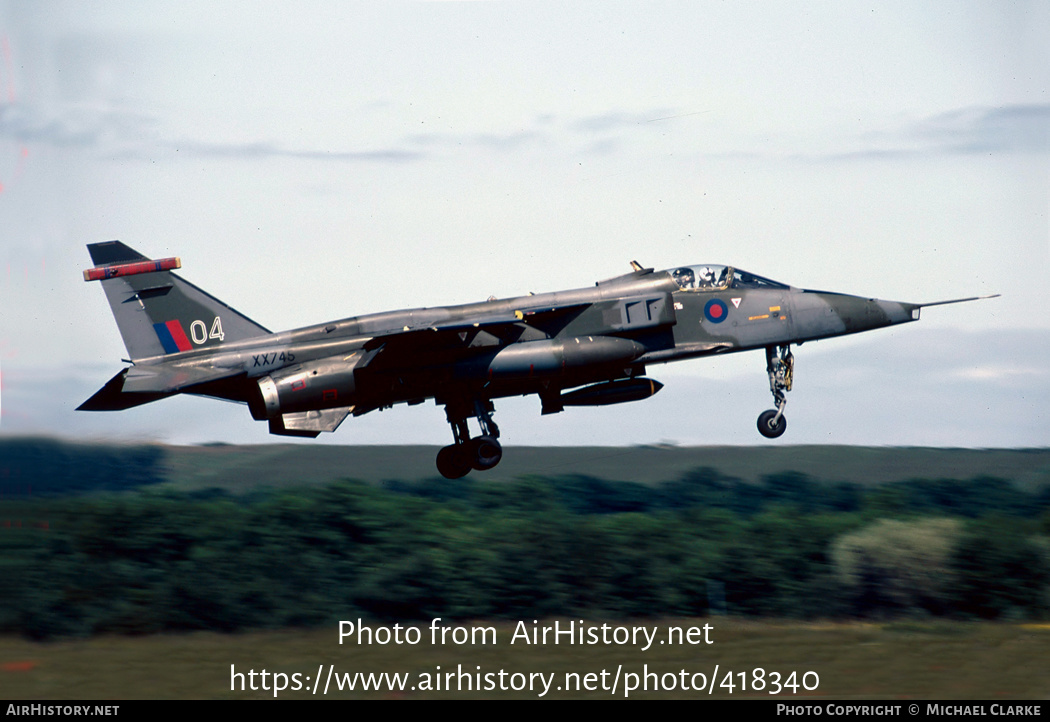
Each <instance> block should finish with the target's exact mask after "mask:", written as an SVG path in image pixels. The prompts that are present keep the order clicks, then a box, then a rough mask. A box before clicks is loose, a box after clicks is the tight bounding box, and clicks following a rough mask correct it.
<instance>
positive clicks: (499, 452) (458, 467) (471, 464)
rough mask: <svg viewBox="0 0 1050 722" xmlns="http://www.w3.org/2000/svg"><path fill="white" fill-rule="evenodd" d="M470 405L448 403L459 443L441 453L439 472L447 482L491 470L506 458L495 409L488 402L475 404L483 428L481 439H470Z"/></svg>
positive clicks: (453, 433) (451, 423)
mask: <svg viewBox="0 0 1050 722" xmlns="http://www.w3.org/2000/svg"><path fill="white" fill-rule="evenodd" d="M468 408H469V407H468V405H467V404H460V403H452V402H450V403H447V404H446V405H445V414H446V416H447V417H448V423H449V425H450V426H451V427H452V437H453V439H455V443H453V444H450V445H448V446H445V447H443V448H442V449H441V451H439V452H438V455H437V469H438V472H439V473H440V474H441V475H442V476H443V477H445V478H446V479H461V478H463V477H464V476H466V475H467V474H468V473H470V471H471V469H474V470H476V471H487V470H488V469H491V468H493V467H494V466H496V464H498V463H499V462H500V460H501V459H502V458H503V447H502V446H501V445H500V443H499V427H498V426H496V422H495V421H493V420H492V412H493V411H495V410H496V409H495V407H494V406H493V405H492V402H491V401H489V400H488V399H484V400H476V401H475V402H474V409H473V411H474V417H475V418H477V420H478V425H479V426H480V427H481V436H476V437H474V438H471V437H470V428H469V427H468V426H467V414H468Z"/></svg>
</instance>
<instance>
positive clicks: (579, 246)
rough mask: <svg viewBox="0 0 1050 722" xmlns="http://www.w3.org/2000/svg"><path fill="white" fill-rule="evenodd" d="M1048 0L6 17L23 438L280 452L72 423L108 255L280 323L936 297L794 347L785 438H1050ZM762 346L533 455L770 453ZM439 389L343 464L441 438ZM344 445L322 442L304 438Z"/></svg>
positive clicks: (12, 421) (596, 415) (12, 263)
mask: <svg viewBox="0 0 1050 722" xmlns="http://www.w3.org/2000/svg"><path fill="white" fill-rule="evenodd" d="M1048 80H1050V6H1048V5H1047V3H1045V2H1017V3H1007V2H1000V1H998V0H997V1H995V2H941V3H914V2H902V3H893V2H889V3H874V4H860V3H852V2H840V1H838V0H836V1H834V2H826V3H825V2H805V3H799V2H784V3H779V2H757V3H721V2H718V3H716V2H702V1H699V2H697V1H693V2H681V3H672V2H646V3H615V2H588V3H565V2H551V3H543V2H534V1H530V2H520V3H517V2H507V3H503V2H427V3H378V2H367V3H348V2H338V3H305V2H288V1H287V0H286V1H285V2H280V3H262V2H246V3H222V2H211V1H209V2H201V3H194V2H179V3H151V2H127V3H122V2H113V1H112V0H109V1H107V2H106V3H97V4H84V3H77V2H70V3H55V2H32V3H25V2H6V1H3V0H0V304H2V306H0V308H2V316H0V369H2V390H0V404H2V411H0V413H2V416H0V434H5V435H14V434H25V433H48V434H55V435H60V436H70V437H77V438H100V439H129V440H144V439H151V440H159V441H168V442H175V443H195V442H203V441H228V442H236V443H266V442H269V441H271V440H280V439H278V438H277V437H270V436H269V435H268V434H267V433H266V425H265V424H264V423H260V422H254V421H252V420H251V418H250V416H249V414H248V412H247V410H246V409H245V408H244V407H240V406H237V405H232V404H224V403H221V402H216V401H211V400H207V399H199V398H184V399H182V398H180V399H174V400H168V401H165V402H161V403H157V404H151V405H148V406H145V407H141V408H139V409H134V410H129V411H125V412H119V413H116V412H114V413H94V414H88V413H84V412H75V411H74V410H73V409H74V408H75V407H76V406H77V405H79V404H80V403H81V402H82V401H83V400H84V399H85V398H87V397H88V396H90V395H91V394H92V393H93V392H94V391H95V390H96V389H97V388H98V387H100V386H101V385H102V384H103V383H105V381H107V380H108V379H109V378H110V377H111V376H112V375H113V374H114V373H116V372H117V370H118V369H119V368H121V363H120V358H121V357H122V356H124V355H125V353H126V351H125V349H124V346H123V344H122V342H121V340H120V336H119V334H118V333H117V329H116V326H115V324H114V323H113V319H112V316H111V314H110V311H109V308H108V304H107V303H106V301H105V298H104V295H103V293H102V291H101V289H100V288H99V286H98V284H94V283H92V284H88V283H84V281H83V280H82V276H81V271H82V270H83V269H84V268H86V267H89V266H90V265H91V264H90V260H89V258H88V255H87V251H86V249H85V248H84V246H85V244H87V243H91V242H97V241H103V240H110V239H120V240H122V241H124V242H125V243H127V244H128V245H130V246H132V247H133V248H136V249H138V250H139V251H141V252H142V253H144V254H146V255H148V256H152V257H164V256H172V255H178V256H181V258H182V260H183V269H182V271H181V272H180V273H181V274H182V275H183V276H184V277H185V278H187V279H189V280H190V281H192V282H194V283H196V284H197V285H199V286H202V287H203V288H204V289H206V290H208V291H209V292H211V293H213V294H214V295H216V296H218V297H219V298H221V299H223V300H224V301H226V302H227V303H229V304H230V305H232V306H234V307H235V308H237V309H238V310H240V311H242V312H243V313H245V314H247V315H248V316H250V317H252V318H253V319H255V320H257V321H258V322H260V323H261V324H263V325H265V326H267V327H269V328H271V329H273V330H283V329H287V328H293V327H298V326H303V325H307V324H312V323H318V322H322V321H325V320H329V319H333V318H343V317H347V316H352V315H359V314H363V313H369V312H375V311H382V310H389V309H395V308H406V307H413V306H423V305H430V306H433V305H444V304H455V303H467V302H472V301H477V300H482V299H484V298H487V297H489V296H490V295H496V296H498V297H507V296H515V295H522V294H525V293H527V292H529V291H537V292H539V291H550V290H558V289H565V288H577V287H583V286H589V285H591V284H593V283H594V281H596V280H599V279H602V278H606V277H609V276H613V275H617V274H619V273H623V272H626V271H627V270H629V268H628V263H629V261H631V260H632V259H637V260H638V261H639V262H641V263H643V264H644V265H647V266H655V267H656V268H667V267H671V266H675V265H679V264H686V263H700V262H710V263H726V264H731V265H736V266H738V267H742V268H746V269H748V270H750V271H753V272H755V273H759V274H761V275H765V276H768V277H771V278H775V279H777V280H780V281H783V282H786V283H790V284H792V285H794V286H798V287H804V288H819V289H824V290H836V291H843V292H850V293H857V294H862V295H868V296H875V297H880V298H890V299H895V300H908V301H933V300H938V299H944V298H955V297H960V296H970V295H976V294H986V293H1002V294H1003V297H1002V298H999V299H995V300H990V301H983V302H980V303H974V304H967V305H960V306H946V307H939V308H932V309H927V310H926V311H924V312H923V319H922V321H920V322H919V323H918V324H910V325H906V326H903V327H898V328H894V329H886V330H881V331H876V332H873V333H870V334H865V335H862V336H857V337H853V338H849V339H833V340H828V341H822V342H819V343H815V344H806V345H805V346H803V347H801V348H799V349H796V384H795V390H794V391H793V392H792V393H791V394H790V395H789V404H788V407H787V415H788V418H789V419H790V421H789V429H788V432H787V434H786V435H785V437H783V439H781V440H780V441H778V442H775V443H781V444H783V443H825V442H830V443H855V444H873V445H880V444H914V445H926V444H929V445H943V446H1045V445H1047V443H1048V441H1050V431H1048V430H1047V429H1048V428H1050V426H1048V424H1047V412H1046V409H1047V405H1048V404H1050V370H1048V368H1050V365H1048V363H1047V359H1048V358H1050V334H1048V331H1050V314H1048V313H1047V311H1046V309H1047V307H1048V306H1050V280H1048V279H1050V221H1048V212H1050V141H1048V135H1050V96H1048ZM763 366H764V359H763V358H762V355H761V353H750V354H740V355H737V356H733V357H726V358H720V359H712V360H706V361H705V360H695V361H689V362H684V363H679V364H672V365H668V366H664V367H652V368H650V371H649V375H650V376H653V377H654V378H657V379H660V380H661V381H664V382H665V383H666V387H665V388H664V390H663V391H662V392H661V393H660V394H659V395H657V396H656V397H654V398H653V399H650V400H647V401H643V402H638V403H634V404H625V405H620V406H613V407H605V408H599V409H570V410H568V411H566V412H565V413H563V414H560V415H556V416H547V417H542V418H541V417H540V415H539V402H538V401H537V400H536V399H535V398H530V399H513V400H507V401H501V402H499V403H498V406H497V420H498V421H499V422H500V424H501V427H502V429H503V441H504V442H505V443H506V444H508V445H514V444H541V443H567V444H638V443H656V442H665V441H666V442H674V443H681V444H706V443H712V444H751V443H765V442H763V440H762V439H761V437H759V436H758V433H757V431H756V430H755V427H754V419H755V417H757V415H758V413H759V412H760V411H762V410H763V409H765V408H768V407H769V406H770V401H771V400H770V397H769V392H768V387H767V382H766V378H765V374H764V368H763ZM450 440H451V435H450V433H449V430H448V428H447V426H446V425H445V422H444V414H443V411H442V410H441V409H440V408H438V407H435V406H434V405H433V404H432V403H429V404H426V405H424V406H417V407H412V408H407V407H403V406H402V407H396V408H395V409H392V410H388V411H384V412H382V413H374V414H369V415H366V416H363V417H360V418H357V419H350V420H348V421H346V422H345V423H344V425H343V426H342V427H341V428H340V429H339V431H337V432H336V433H335V434H334V435H323V437H322V439H319V441H324V442H327V443H342V444H353V443H433V444H445V443H448V442H449V441H450ZM309 443H318V442H309Z"/></svg>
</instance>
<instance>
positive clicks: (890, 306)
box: [869, 298, 918, 325]
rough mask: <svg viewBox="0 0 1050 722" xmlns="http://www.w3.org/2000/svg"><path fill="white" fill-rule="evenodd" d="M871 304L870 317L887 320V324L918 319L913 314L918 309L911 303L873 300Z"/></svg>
mask: <svg viewBox="0 0 1050 722" xmlns="http://www.w3.org/2000/svg"><path fill="white" fill-rule="evenodd" d="M869 303H871V304H872V308H871V309H870V310H869V317H873V318H885V321H886V323H887V324H891V325H892V324H895V323H907V322H908V321H914V320H916V319H917V318H918V316H917V315H915V314H913V313H912V311H913V310H915V311H916V313H917V309H916V307H915V306H913V305H912V304H910V303H900V302H898V301H882V300H879V299H877V298H873V299H871V301H870V302H869Z"/></svg>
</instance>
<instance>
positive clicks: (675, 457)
mask: <svg viewBox="0 0 1050 722" xmlns="http://www.w3.org/2000/svg"><path fill="white" fill-rule="evenodd" d="M165 449H166V452H167V454H166V459H167V461H166V466H167V468H168V469H169V479H170V483H171V484H173V485H174V486H176V487H178V488H180V489H184V490H192V489H205V488H209V487H215V488H222V489H226V490H228V491H231V492H239V491H247V490H250V489H254V488H258V487H259V486H288V485H298V484H302V483H327V482H330V481H333V480H336V479H345V478H353V479H360V480H362V481H370V482H381V481H384V480H390V479H398V480H402V481H414V480H418V479H427V478H434V477H437V476H438V474H437V472H436V470H435V469H434V455H435V454H436V453H437V449H436V448H434V447H429V446H322V445H317V446H308V445H299V444H267V445H260V446H207V447H200V446H175V447H165ZM704 466H709V467H713V468H715V469H718V470H719V471H721V472H722V473H723V474H725V475H727V476H732V477H736V478H739V479H743V480H745V481H760V480H761V478H762V476H764V475H766V474H772V473H776V472H781V471H798V472H802V473H804V474H807V475H809V476H810V477H812V478H814V479H819V480H822V481H845V482H854V483H861V484H872V483H885V482H894V481H907V480H910V479H919V478H924V479H972V478H974V477H977V476H994V477H999V478H1002V479H1009V480H1011V481H1014V482H1015V483H1017V484H1018V485H1019V486H1021V487H1022V488H1025V489H1026V490H1031V489H1034V488H1040V487H1043V486H1046V485H1048V484H1050V449H989V450H983V449H929V448H897V447H863V446H776V447H747V446H694V447H653V446H637V447H604V446H595V447H528V446H525V447H507V448H506V449H505V453H504V456H503V461H502V462H501V463H500V465H499V466H497V467H496V468H495V469H493V470H491V471H487V472H485V473H484V474H478V475H476V478H478V479H485V480H489V481H501V480H510V479H516V478H520V477H523V476H529V475H540V476H561V475H571V474H585V475H588V476H593V477H597V478H601V479H608V480H614V481H637V482H642V483H657V482H661V481H672V480H675V479H677V478H679V477H680V476H681V475H682V474H683V473H685V472H687V471H689V470H692V469H696V468H698V467H704Z"/></svg>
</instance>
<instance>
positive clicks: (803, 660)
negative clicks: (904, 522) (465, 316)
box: [0, 618, 1050, 700]
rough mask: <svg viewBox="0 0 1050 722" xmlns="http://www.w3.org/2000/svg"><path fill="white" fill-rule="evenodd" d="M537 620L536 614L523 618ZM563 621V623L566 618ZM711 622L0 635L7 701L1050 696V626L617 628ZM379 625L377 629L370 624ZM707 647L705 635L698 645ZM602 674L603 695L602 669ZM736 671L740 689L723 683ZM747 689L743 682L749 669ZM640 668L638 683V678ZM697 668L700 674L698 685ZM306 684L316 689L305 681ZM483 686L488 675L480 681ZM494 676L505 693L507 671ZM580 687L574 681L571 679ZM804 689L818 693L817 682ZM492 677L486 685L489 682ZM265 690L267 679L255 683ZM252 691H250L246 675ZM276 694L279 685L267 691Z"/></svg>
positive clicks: (728, 622) (716, 624) (0, 689)
mask: <svg viewBox="0 0 1050 722" xmlns="http://www.w3.org/2000/svg"><path fill="white" fill-rule="evenodd" d="M529 623H530V625H531V620H529ZM563 623H564V620H563ZM705 623H709V624H711V625H712V630H711V631H710V633H709V638H710V639H711V640H712V641H713V643H712V644H709V645H708V644H704V643H700V644H698V645H689V644H674V645H667V644H665V645H661V644H660V643H659V641H656V642H654V644H653V645H652V647H650V649H649V650H648V651H641V650H640V649H638V648H636V647H634V646H632V645H629V644H628V645H621V646H617V645H610V646H601V645H597V646H587V645H565V644H562V645H557V646H555V645H552V644H547V645H525V644H523V643H522V642H520V641H518V642H517V643H515V644H513V645H511V644H510V643H509V642H510V639H511V637H512V635H513V633H514V625H513V624H511V623H507V622H499V623H495V622H493V623H488V622H473V623H471V624H473V625H475V626H495V627H497V640H498V641H497V643H496V644H495V645H492V644H487V645H463V646H456V645H453V644H451V643H450V644H447V645H444V646H442V645H437V646H432V645H430V644H429V641H430V637H429V629H428V628H426V627H424V628H422V629H421V633H422V640H423V641H422V642H421V643H420V644H418V645H414V646H409V645H402V646H394V645H385V646H383V645H372V646H359V645H358V644H356V643H350V642H349V641H348V642H347V643H346V644H344V645H341V646H340V645H339V644H338V629H337V627H336V626H335V625H333V626H332V628H330V629H314V630H301V631H300V630H283V631H275V632H256V633H251V634H241V635H221V634H212V633H198V634H187V635H164V636H152V637H103V638H96V639H92V640H77V641H63V642H55V643H48V644H40V643H34V642H28V641H25V640H22V639H12V638H5V639H0V698H5V699H12V698H30V699H52V700H59V699H111V700H116V699H217V698H223V699H247V698H273V692H272V691H271V692H266V691H263V690H261V689H260V690H258V691H254V692H253V691H250V690H246V691H243V692H242V691H240V689H239V684H240V682H239V680H238V689H237V690H235V691H231V689H230V686H231V665H234V667H235V671H237V672H242V673H248V672H250V671H251V670H255V671H256V672H257V673H259V672H261V671H262V670H264V669H265V670H267V671H268V672H269V673H271V674H272V673H275V672H280V673H284V674H286V675H288V676H289V679H291V675H293V674H295V673H299V674H300V675H301V677H300V678H299V680H300V682H302V683H303V686H304V687H307V686H309V685H311V684H312V682H313V680H314V678H316V677H317V670H318V666H319V665H323V666H324V669H323V671H322V672H323V674H322V676H324V677H326V678H327V675H328V667H329V665H334V669H335V673H336V674H337V675H339V674H342V673H347V672H349V673H354V672H365V673H368V672H376V673H379V672H398V673H406V672H407V673H409V678H408V683H407V685H406V689H405V691H403V692H402V691H397V692H392V691H390V690H388V689H384V690H382V691H379V692H376V691H370V692H364V691H360V690H358V691H355V692H349V691H346V690H343V691H338V690H337V689H336V682H334V681H333V682H332V683H331V684H330V687H329V690H328V694H327V698H363V697H364V698H368V697H370V698H402V697H403V698H488V697H504V698H505V697H513V698H520V699H534V698H536V697H538V696H539V692H540V691H542V683H541V682H540V681H539V679H538V678H534V679H535V686H536V687H537V689H536V690H535V691H529V689H528V688H527V687H526V688H525V689H523V690H521V691H519V692H513V691H506V692H503V691H498V690H494V691H481V692H478V691H476V688H475V691H472V692H468V691H462V692H460V691H457V690H455V689H453V690H452V691H449V690H447V689H445V688H444V681H443V682H442V689H441V690H440V691H436V690H435V691H420V690H418V689H417V690H416V691H412V690H411V689H409V688H410V687H411V686H412V685H417V686H419V685H420V684H421V681H422V680H423V675H430V676H431V680H432V679H433V675H434V674H435V673H436V672H437V671H438V670H437V667H438V666H440V667H441V670H442V672H448V671H456V670H457V665H462V668H463V670H465V671H468V672H470V673H472V674H477V673H478V671H479V670H478V669H477V668H478V667H479V666H480V668H481V669H480V672H481V673H482V674H485V673H498V672H499V671H500V670H504V671H505V672H506V673H507V675H508V676H505V677H504V680H505V682H506V683H507V684H508V685H509V684H510V682H511V679H512V678H511V677H510V676H509V675H510V674H512V673H524V674H525V675H526V677H518V678H516V679H515V681H516V682H518V683H519V684H520V683H521V682H523V681H524V680H525V679H527V676H528V675H529V674H530V673H535V672H542V673H544V674H545V675H548V678H550V677H549V675H551V674H553V675H554V676H553V678H552V679H553V683H552V684H551V686H550V691H549V692H548V693H547V694H546V695H545V696H546V697H553V698H598V699H601V698H610V697H616V698H623V697H624V687H625V684H626V683H628V682H634V683H636V684H640V683H641V679H642V678H641V676H640V675H641V674H643V673H644V670H645V668H644V667H643V665H648V671H650V672H656V673H658V674H659V675H661V679H663V681H664V682H670V680H671V678H670V677H663V675H666V674H668V673H673V674H674V676H675V677H674V678H675V684H676V685H680V680H681V674H680V672H681V670H685V671H686V672H687V673H688V675H687V679H688V680H690V681H691V682H693V683H695V684H696V685H698V686H699V685H700V684H701V681H703V682H704V683H705V684H710V678H711V676H712V673H713V672H714V669H715V665H718V670H719V671H718V676H717V679H718V684H717V685H716V686H715V689H714V692H713V695H711V696H714V697H732V698H754V697H761V698H766V699H768V698H769V689H770V687H771V684H772V681H773V676H772V675H773V673H774V672H779V673H780V674H781V675H782V680H783V681H787V675H788V674H790V672H791V671H796V672H797V675H796V680H797V681H798V682H800V683H801V680H802V676H803V674H804V673H805V672H807V671H811V672H815V673H816V674H817V675H819V686H817V687H816V689H811V690H809V691H807V690H805V689H803V688H802V687H801V686H800V687H799V688H798V691H797V693H793V692H792V691H791V690H788V689H785V690H783V691H782V692H781V694H780V695H779V698H780V699H814V698H828V699H1045V698H1046V697H1047V695H1050V678H1048V677H1047V674H1046V672H1047V669H1050V625H1021V624H990V623H954V622H940V621H938V622H928V623H925V622H897V623H892V624H863V623H801V622H774V621H746V620H736V619H727V618H711V619H692V620H674V621H663V622H659V623H656V622H652V621H648V622H647V621H637V620H635V621H622V622H611V623H610V624H614V625H624V626H631V625H635V624H638V625H645V624H648V625H650V627H652V626H654V625H658V626H659V629H658V630H657V631H656V637H655V639H656V640H661V639H665V638H666V636H665V635H666V634H667V631H666V630H667V628H668V627H669V626H684V627H688V626H691V625H695V626H698V627H700V626H702V625H704V624H705ZM373 626H375V625H373ZM697 639H698V640H699V639H701V637H699V636H698V637H697ZM620 665H622V669H621V676H620V679H619V681H618V683H617V687H618V689H617V693H616V694H615V695H613V694H612V692H611V691H610V689H611V687H612V684H613V679H614V675H615V673H616V671H617V668H618V667H619V666H620ZM756 668H762V669H764V670H765V672H764V675H763V676H764V679H765V681H766V683H767V684H766V688H765V689H764V690H761V691H757V690H754V689H752V688H751V684H752V682H751V680H752V671H753V670H754V669H756ZM602 670H605V671H607V672H608V675H607V676H606V678H605V687H607V688H610V689H605V690H603V689H602V688H601V687H602V679H601V677H600V674H601V672H602ZM727 672H732V673H733V677H732V681H733V683H734V685H735V686H734V688H733V690H732V692H730V690H729V689H728V687H727V686H723V683H724V684H726V685H727V684H728V682H727V681H726V673H727ZM742 672H743V673H746V675H747V679H748V683H749V687H748V689H747V690H743V689H741V687H740V682H741V673H742ZM572 673H578V675H579V676H578V679H580V680H581V681H582V680H583V679H584V675H585V674H587V673H595V674H596V676H595V677H594V678H593V682H594V686H596V687H597V689H594V690H592V691H587V690H581V691H578V692H577V691H566V690H565V689H563V690H562V691H558V690H557V687H559V686H562V687H564V685H565V681H566V675H567V674H569V675H571V674H572ZM631 673H634V674H636V675H639V676H638V677H630V676H629V675H630V674H631ZM696 673H703V674H704V675H705V679H704V680H701V678H700V677H693V676H692V675H694V674H696ZM307 677H310V682H306V681H305V680H306V678H307ZM483 679H484V678H483ZM490 679H492V680H493V682H494V684H496V685H499V677H498V676H493V677H491V678H490ZM570 679H573V680H575V679H577V677H570ZM806 680H807V684H808V686H810V687H813V686H814V683H815V677H814V676H813V675H809V676H808V677H807V678H806ZM483 683H484V682H483ZM653 683H654V682H653V678H652V677H650V691H648V692H645V691H642V690H641V689H638V690H635V691H632V692H631V693H630V697H631V698H639V699H644V698H653V697H673V698H699V697H702V696H708V690H707V689H704V690H703V691H694V690H688V691H685V692H683V691H681V689H680V687H679V688H678V689H676V690H674V691H652V689H651V688H652V685H653ZM256 684H257V686H261V684H262V678H261V677H259V676H257V677H256ZM245 685H246V686H250V682H249V677H248V674H245ZM269 685H270V686H272V682H270V683H269ZM322 692H323V688H322V690H320V691H318V693H317V694H316V695H313V694H311V693H310V692H309V691H307V690H306V689H301V690H299V691H292V690H288V691H285V692H283V693H280V694H279V695H278V697H279V698H283V699H305V698H309V697H315V698H318V699H320V698H323V697H325V695H324V694H323V693H322Z"/></svg>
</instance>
